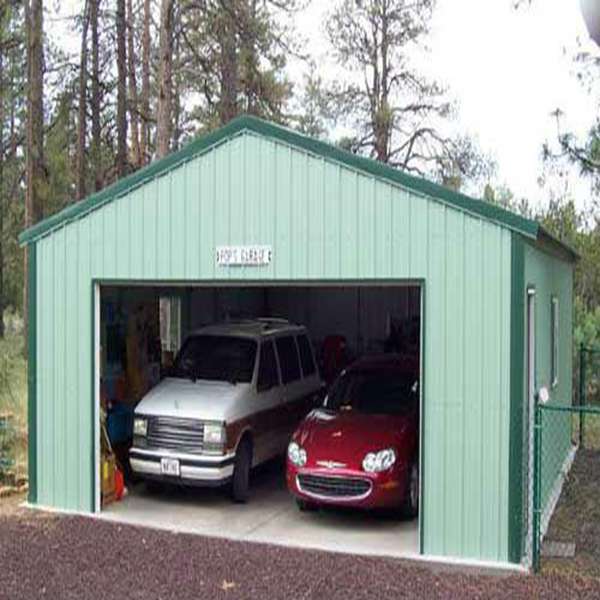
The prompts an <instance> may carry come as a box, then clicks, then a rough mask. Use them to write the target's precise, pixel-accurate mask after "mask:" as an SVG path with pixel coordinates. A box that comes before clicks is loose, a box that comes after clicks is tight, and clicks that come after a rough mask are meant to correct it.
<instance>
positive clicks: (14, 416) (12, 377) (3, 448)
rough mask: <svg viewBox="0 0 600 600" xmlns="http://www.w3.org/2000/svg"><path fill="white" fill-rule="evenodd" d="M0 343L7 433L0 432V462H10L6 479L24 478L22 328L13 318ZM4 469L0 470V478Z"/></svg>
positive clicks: (0, 403) (0, 398)
mask: <svg viewBox="0 0 600 600" xmlns="http://www.w3.org/2000/svg"><path fill="white" fill-rule="evenodd" d="M7 324H8V327H7V331H6V335H5V337H4V338H3V339H0V415H2V416H4V417H5V418H6V416H8V419H7V420H6V421H8V422H9V424H10V429H9V430H8V431H1V432H0V458H4V459H5V460H9V461H14V468H13V469H11V472H10V473H9V475H10V478H14V479H15V480H16V481H17V482H18V481H22V480H23V479H26V478H27V361H26V360H25V358H24V340H23V333H22V326H19V321H18V320H17V319H16V318H15V317H13V318H12V320H10V321H9V322H8V323H7ZM2 474H4V478H5V479H6V478H7V473H6V470H5V469H2V470H0V477H1V476H2Z"/></svg>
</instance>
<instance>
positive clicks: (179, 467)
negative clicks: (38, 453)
mask: <svg viewBox="0 0 600 600" xmlns="http://www.w3.org/2000/svg"><path fill="white" fill-rule="evenodd" d="M322 388H323V385H322V382H321V378H320V376H319V371H318V368H317V364H316V361H315V356H314V352H313V349H312V346H311V343H310V340H309V337H308V334H307V331H306V328H305V327H303V326H301V325H295V324H292V323H289V322H288V321H285V320H282V319H256V320H248V321H239V322H235V323H232V322H227V323H222V324H218V325H210V326H206V327H203V328H202V329H199V330H197V331H195V332H193V333H192V334H191V335H189V336H188V337H187V339H186V340H185V342H184V344H183V345H182V347H181V350H180V351H179V353H178V355H177V357H176V359H175V362H174V365H173V368H172V369H171V371H170V373H169V375H168V376H167V377H166V378H165V379H163V380H162V381H161V383H160V384H159V385H157V386H156V387H155V388H154V389H152V390H151V391H150V392H149V393H148V394H146V396H144V397H143V398H142V400H141V401H140V402H139V404H138V405H137V407H136V409H135V416H134V431H133V446H132V448H131V449H130V463H131V468H132V470H133V471H134V473H136V474H137V475H139V476H140V477H142V478H145V479H149V480H162V481H168V482H177V483H183V484H191V485H205V486H207V485H208V486H220V485H225V484H227V483H230V484H231V493H232V497H233V499H234V500H235V501H238V502H244V501H246V500H247V498H248V483H249V474H250V469H251V468H252V467H254V466H256V465H258V464H261V463H263V462H265V461H267V460H269V459H271V458H273V457H275V456H278V455H283V454H284V453H285V451H286V448H287V444H288V441H289V439H290V437H291V434H292V433H293V431H294V429H295V428H296V426H297V425H298V423H299V422H300V421H301V420H302V418H303V417H304V416H305V415H306V414H307V413H308V412H309V411H310V410H311V409H312V408H314V407H315V406H316V404H317V403H318V402H319V399H320V396H321V391H322Z"/></svg>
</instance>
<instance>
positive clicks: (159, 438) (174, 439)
mask: <svg viewBox="0 0 600 600" xmlns="http://www.w3.org/2000/svg"><path fill="white" fill-rule="evenodd" d="M203 446H204V423H203V422H202V421H197V420H195V419H178V418H174V417H150V418H149V419H148V436H147V447H148V448H157V449H166V450H179V451H180V452H187V453H190V454H200V453H201V452H202V448H203Z"/></svg>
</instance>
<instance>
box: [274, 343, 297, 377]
mask: <svg viewBox="0 0 600 600" xmlns="http://www.w3.org/2000/svg"><path fill="white" fill-rule="evenodd" d="M275 345H276V346H277V354H279V366H280V368H281V381H282V382H283V383H291V382H292V381H296V380H297V379H300V362H299V360H298V350H297V349H296V342H295V341H294V338H293V337H292V336H291V335H289V336H285V337H280V338H277V340H276V341H275Z"/></svg>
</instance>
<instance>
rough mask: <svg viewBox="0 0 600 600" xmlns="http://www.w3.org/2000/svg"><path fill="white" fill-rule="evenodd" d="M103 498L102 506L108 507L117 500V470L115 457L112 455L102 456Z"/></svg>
mask: <svg viewBox="0 0 600 600" xmlns="http://www.w3.org/2000/svg"><path fill="white" fill-rule="evenodd" d="M100 466H101V472H100V478H101V485H100V488H101V492H102V494H101V496H102V506H106V505H107V504H110V503H111V502H114V501H115V500H116V495H115V472H116V469H117V465H116V461H115V457H114V455H112V454H105V455H104V456H102V462H101V465H100Z"/></svg>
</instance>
